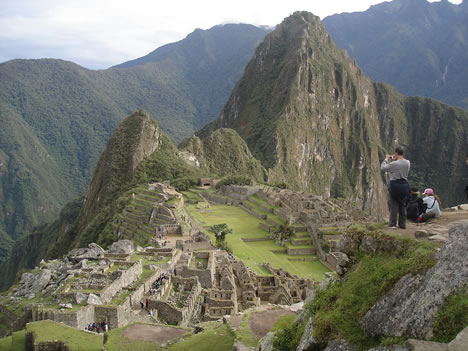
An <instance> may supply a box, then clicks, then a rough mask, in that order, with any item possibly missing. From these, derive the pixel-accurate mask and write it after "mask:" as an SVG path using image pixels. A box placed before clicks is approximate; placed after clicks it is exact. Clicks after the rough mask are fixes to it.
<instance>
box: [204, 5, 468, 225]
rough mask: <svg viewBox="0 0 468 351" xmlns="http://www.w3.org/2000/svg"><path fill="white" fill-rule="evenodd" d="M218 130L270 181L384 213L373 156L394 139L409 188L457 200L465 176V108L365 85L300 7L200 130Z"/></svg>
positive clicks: (447, 202)
mask: <svg viewBox="0 0 468 351" xmlns="http://www.w3.org/2000/svg"><path fill="white" fill-rule="evenodd" d="M219 128H232V129H234V130H236V131H237V132H238V133H239V135H240V136H241V137H242V138H243V139H244V140H245V141H246V142H247V144H248V146H249V148H250V150H251V152H252V154H253V155H254V156H255V157H256V158H257V159H259V160H261V162H262V164H263V166H264V167H265V168H266V169H267V171H268V180H269V181H270V182H274V183H286V184H287V185H288V186H289V187H290V188H292V189H295V190H306V191H310V192H312V193H316V194H320V195H323V196H324V197H329V196H331V197H344V198H347V199H349V200H351V201H353V202H355V203H356V204H358V205H359V206H360V207H362V208H363V209H367V210H369V211H370V212H371V213H373V214H375V215H377V216H383V215H385V214H387V207H386V198H387V191H386V189H385V186H384V179H383V178H382V175H381V172H380V161H381V160H382V159H383V157H384V155H385V153H390V152H393V149H394V147H395V145H396V144H401V145H404V146H405V147H406V148H407V156H408V157H409V159H410V160H411V161H412V165H413V166H412V171H411V179H410V180H411V182H412V184H413V185H418V186H421V187H423V186H426V187H428V186H431V187H434V188H435V191H436V192H437V193H438V194H440V196H441V198H442V200H443V202H444V204H445V205H453V204H454V203H457V202H459V201H460V200H461V198H462V197H460V194H462V189H463V187H464V185H465V183H466V180H467V170H466V169H465V168H466V166H465V165H464V163H463V161H464V158H465V152H466V146H467V145H466V140H468V139H467V136H468V112H466V111H463V110H462V109H457V108H452V107H450V106H448V105H445V104H442V103H440V102H437V101H435V100H431V99H424V98H405V97H404V96H403V95H401V94H399V93H398V92H397V91H396V90H395V89H393V88H391V87H390V86H387V85H385V84H375V83H372V82H371V81H370V80H369V79H368V78H367V77H366V76H365V75H364V73H363V72H362V71H361V69H360V68H359V66H358V65H357V63H356V62H355V61H354V60H352V59H350V58H349V57H348V56H347V55H346V53H345V52H343V51H341V50H340V49H338V48H337V47H336V46H335V44H334V43H333V41H332V39H331V37H330V35H329V34H328V33H327V32H326V30H325V28H324V26H323V25H322V23H321V22H320V20H319V18H318V17H315V16H313V15H312V14H310V13H307V12H297V13H294V14H293V15H292V16H290V17H288V18H286V19H285V20H284V21H283V23H281V24H280V25H279V26H278V27H277V28H276V30H275V31H273V32H272V33H270V34H269V35H268V36H267V37H266V38H265V40H264V42H263V43H262V44H261V45H260V46H259V47H258V48H257V50H256V52H255V55H254V57H253V59H252V60H251V61H250V62H249V64H248V65H247V67H246V70H245V73H244V75H243V77H242V78H241V79H240V81H239V82H238V83H237V85H236V87H235V88H234V90H233V92H232V94H231V97H230V98H229V100H228V102H227V103H226V105H225V107H224V109H223V110H222V112H221V114H220V117H219V119H218V120H216V121H214V122H212V123H211V124H209V125H208V126H207V127H205V128H204V129H202V130H201V131H200V132H199V133H198V135H199V136H200V137H201V138H202V140H203V139H204V138H207V137H209V135H210V134H211V133H212V132H213V131H214V130H216V129H219Z"/></svg>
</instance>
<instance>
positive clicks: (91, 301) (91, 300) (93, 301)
mask: <svg viewBox="0 0 468 351" xmlns="http://www.w3.org/2000/svg"><path fill="white" fill-rule="evenodd" d="M88 305H102V301H101V298H100V297H99V296H97V295H94V294H89V296H88Z"/></svg>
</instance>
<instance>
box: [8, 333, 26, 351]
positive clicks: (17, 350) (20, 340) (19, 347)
mask: <svg viewBox="0 0 468 351" xmlns="http://www.w3.org/2000/svg"><path fill="white" fill-rule="evenodd" d="M11 346H12V350H13V351H24V349H25V346H26V334H25V332H24V330H20V331H17V332H14V333H13V334H12V343H11Z"/></svg>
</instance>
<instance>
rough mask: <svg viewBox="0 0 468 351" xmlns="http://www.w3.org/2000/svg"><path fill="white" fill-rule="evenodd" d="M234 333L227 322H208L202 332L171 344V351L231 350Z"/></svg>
mask: <svg viewBox="0 0 468 351" xmlns="http://www.w3.org/2000/svg"><path fill="white" fill-rule="evenodd" d="M235 338H236V335H235V333H234V331H233V330H232V329H231V326H230V325H228V324H221V325H220V324H216V323H212V324H209V327H208V328H206V329H205V330H204V331H203V332H201V333H199V334H195V335H192V336H191V337H189V338H187V339H186V340H184V341H182V342H179V343H177V344H174V345H172V346H171V347H170V348H169V350H171V351H186V350H190V351H206V350H209V351H226V350H231V349H232V346H233V345H234V341H235Z"/></svg>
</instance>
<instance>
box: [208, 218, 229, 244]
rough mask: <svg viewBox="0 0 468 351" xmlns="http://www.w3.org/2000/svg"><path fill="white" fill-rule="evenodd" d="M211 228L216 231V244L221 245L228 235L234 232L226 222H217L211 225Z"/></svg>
mask: <svg viewBox="0 0 468 351" xmlns="http://www.w3.org/2000/svg"><path fill="white" fill-rule="evenodd" d="M210 230H211V231H212V232H213V233H214V235H215V238H216V244H218V246H219V245H221V244H222V243H224V240H225V239H226V235H228V234H231V233H232V229H231V228H229V227H228V225H227V224H226V223H223V224H215V225H213V226H211V228H210Z"/></svg>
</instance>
